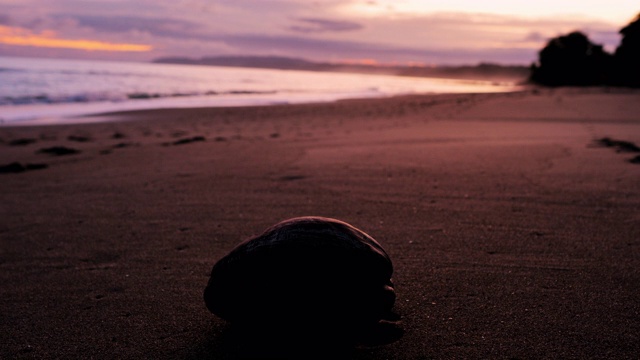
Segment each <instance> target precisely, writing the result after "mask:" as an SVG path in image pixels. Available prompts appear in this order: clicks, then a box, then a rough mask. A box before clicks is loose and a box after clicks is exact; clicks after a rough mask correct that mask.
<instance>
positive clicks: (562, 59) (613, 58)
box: [531, 14, 640, 87]
mask: <svg viewBox="0 0 640 360" xmlns="http://www.w3.org/2000/svg"><path fill="white" fill-rule="evenodd" d="M620 34H622V41H621V43H620V45H619V46H618V48H617V49H616V51H615V54H609V53H607V52H606V51H604V49H603V48H602V45H598V44H594V43H592V42H591V40H589V38H588V37H587V36H586V35H585V34H583V33H581V32H579V31H576V32H572V33H570V34H567V35H563V36H559V37H557V38H553V39H551V40H550V41H549V42H548V43H547V45H546V46H545V47H544V48H543V49H542V50H541V51H540V56H539V60H538V63H536V64H533V65H531V81H533V82H536V83H539V84H542V85H547V86H594V85H615V86H631V87H640V14H639V15H638V16H637V17H636V19H635V20H634V21H632V22H631V23H630V24H629V25H627V26H626V27H624V28H623V29H621V30H620Z"/></svg>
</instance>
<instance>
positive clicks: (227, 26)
mask: <svg viewBox="0 0 640 360" xmlns="http://www.w3.org/2000/svg"><path fill="white" fill-rule="evenodd" d="M0 9H2V10H0V56H29V57H54V58H81V59H82V58H85V59H104V60H130V61H150V60H152V59H155V58H159V57H167V56H184V57H192V58H199V57H204V56H223V55H253V56H285V57H296V58H304V59H308V60H313V61H329V62H355V63H378V64H412V65H425V66H431V65H442V64H451V65H453V64H469V65H473V64H477V63H480V62H492V63H499V64H522V65H526V64H529V63H531V62H533V61H535V60H536V59H537V53H538V51H539V50H540V49H541V48H542V47H544V45H545V44H546V43H547V41H548V40H549V39H550V38H553V37H556V36H559V35H563V34H566V33H569V32H571V31H576V30H578V31H582V32H584V33H586V34H587V35H588V36H589V38H590V39H591V40H592V41H593V42H595V43H598V44H602V45H604V46H605V49H607V50H609V51H613V50H614V49H615V47H616V46H617V45H618V43H619V41H620V35H619V34H618V31H619V29H621V28H622V27H623V26H625V25H626V24H628V23H629V22H631V21H632V20H633V19H634V18H635V16H636V15H637V14H638V13H640V3H638V2H637V0H607V1H602V0H582V1H577V0H536V1H532V0H483V1H479V0H433V1H430V0H423V1H420V0H316V1H314V0H218V1H215V0H0Z"/></svg>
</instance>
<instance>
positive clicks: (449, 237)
mask: <svg viewBox="0 0 640 360" xmlns="http://www.w3.org/2000/svg"><path fill="white" fill-rule="evenodd" d="M109 116H110V117H111V118H112V120H113V121H111V122H108V123H97V124H85V125H65V126H32V127H1V128H0V141H1V142H0V149H1V150H0V166H2V171H1V173H0V181H1V183H2V197H1V199H0V201H1V203H2V206H1V207H0V219H1V220H0V244H1V248H0V282H1V283H2V287H1V292H2V293H1V297H0V310H1V318H0V358H3V359H13V358H35V359H52V358H61V359H62V358H64V359H80V358H83V359H86V358H95V359H113V358H119V359H140V358H155V359H202V358H212V359H229V358H234V356H235V354H236V350H237V347H238V346H241V345H238V344H237V342H236V341H234V340H233V339H232V336H231V335H230V331H229V327H228V326H227V324H225V322H224V321H223V320H221V319H219V318H217V317H215V316H214V315H212V314H210V313H209V312H208V311H207V309H206V307H205V305H204V301H203V299H202V293H203V290H204V287H205V285H206V284H207V280H208V276H209V272H210V270H211V267H212V266H213V264H214V263H215V261H216V260H217V259H219V258H221V257H222V256H223V255H224V254H226V252H227V251H229V250H230V249H231V248H233V246H234V245H235V244H237V243H238V242H240V241H241V240H243V239H246V238H248V237H250V236H251V235H254V234H257V233H260V232H261V231H262V230H263V229H265V228H266V227H268V226H270V225H272V224H274V223H276V222H278V221H280V220H283V219H286V218H290V217H295V216H303V215H318V216H326V217H332V218H338V219H341V220H343V221H346V222H349V223H351V224H352V225H354V226H356V227H358V228H360V229H362V230H364V231H366V232H367V233H369V234H370V235H371V236H373V237H374V238H376V239H377V240H378V241H379V242H380V243H381V244H382V246H383V247H384V248H385V249H386V250H387V252H388V253H389V255H390V257H391V259H392V261H393V263H394V267H395V272H394V277H393V280H394V283H395V285H396V291H397V296H398V298H397V301H396V305H395V312H396V313H397V314H399V315H400V316H401V326H402V328H403V329H404V335H403V336H402V337H401V338H400V339H399V340H397V341H395V342H393V343H390V344H387V345H382V346H374V347H367V346H359V347H358V348H356V349H354V350H353V352H352V354H350V356H351V357H352V358H354V359H424V358H433V359H465V358H467V359H481V358H485V359H488V358H492V359H558V358H563V359H584V358H599V359H605V358H606V359H614V358H615V359H629V358H635V357H637V356H638V354H639V353H640V335H638V334H640V292H639V287H640V286H639V284H640V165H638V164H634V163H632V162H629V160H631V159H633V158H635V157H636V156H638V155H640V154H638V153H634V152H620V151H617V150H619V149H618V148H616V147H604V146H598V144H597V143H595V142H594V140H597V139H602V138H604V137H608V138H610V139H613V140H615V141H626V142H631V143H634V144H640V92H638V91H632V90H624V89H581V90H578V89H561V90H557V89H556V90H553V89H551V90H549V89H534V90H528V91H524V92H519V93H512V94H462V95H421V96H406V97H397V98H390V99H369V100H348V101H340V102H336V103H329V104H310V105H294V106H274V107H247V108H217V109H216V108H212V109H188V110H185V109H179V110H155V111H142V112H132V113H122V114H115V115H113V114H112V115H109ZM600 144H602V143H600ZM52 149H53V150H52ZM65 149H66V150H65ZM43 150H44V151H43ZM73 150H76V151H75V152H74V151H73ZM256 301H259V299H256ZM310 351H311V352H313V350H312V349H310Z"/></svg>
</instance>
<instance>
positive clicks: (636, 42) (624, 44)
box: [615, 14, 640, 87]
mask: <svg viewBox="0 0 640 360" xmlns="http://www.w3.org/2000/svg"><path fill="white" fill-rule="evenodd" d="M620 34H622V41H621V42H620V46H618V48H617V49H616V53H615V64H616V66H615V69H616V71H615V80H616V83H617V84H618V85H625V86H633V87H640V14H638V15H637V16H636V18H635V20H634V21H632V22H631V23H630V24H629V25H627V26H625V27H624V28H622V29H621V30H620Z"/></svg>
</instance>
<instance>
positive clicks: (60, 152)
mask: <svg viewBox="0 0 640 360" xmlns="http://www.w3.org/2000/svg"><path fill="white" fill-rule="evenodd" d="M37 153H42V154H50V155H53V156H64V155H74V154H79V153H80V150H77V149H73V148H68V147H65V146H52V147H48V148H42V149H40V150H38V151H37Z"/></svg>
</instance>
